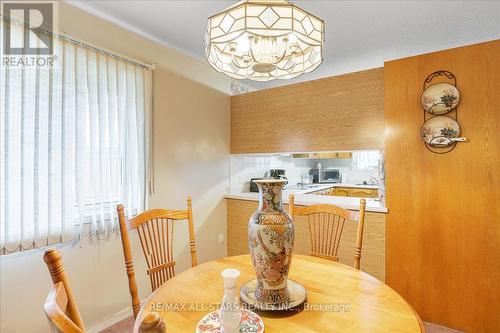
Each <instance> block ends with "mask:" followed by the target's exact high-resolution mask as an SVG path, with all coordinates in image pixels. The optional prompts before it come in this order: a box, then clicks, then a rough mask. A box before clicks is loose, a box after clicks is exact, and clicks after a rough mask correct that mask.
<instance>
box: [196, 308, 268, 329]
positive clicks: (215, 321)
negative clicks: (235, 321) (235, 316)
mask: <svg viewBox="0 0 500 333" xmlns="http://www.w3.org/2000/svg"><path fill="white" fill-rule="evenodd" d="M223 332H224V331H223V330H222V328H221V327H220V322H219V310H215V311H212V312H210V313H209V314H207V315H206V316H205V317H203V318H201V320H200V321H199V322H198V325H196V333H223ZM238 332H239V333H263V332H264V322H263V321H262V318H260V316H259V315H258V314H256V313H255V312H252V311H249V310H241V323H240V327H239V330H238Z"/></svg>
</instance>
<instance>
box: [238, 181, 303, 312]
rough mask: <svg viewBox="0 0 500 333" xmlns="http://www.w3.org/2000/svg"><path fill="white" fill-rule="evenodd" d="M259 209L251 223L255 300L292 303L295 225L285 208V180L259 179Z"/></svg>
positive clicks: (269, 302)
mask: <svg viewBox="0 0 500 333" xmlns="http://www.w3.org/2000/svg"><path fill="white" fill-rule="evenodd" d="M255 183H256V184H257V186H258V187H259V207H258V208H257V211H256V212H255V213H254V214H253V215H252V216H251V217H250V220H249V222H248V244H249V248H250V256H251V258H252V263H253V266H254V268H255V273H256V275H257V287H256V288H255V298H256V300H257V301H259V302H262V303H266V304H279V303H284V302H287V301H288V300H289V292H288V288H287V278H288V271H289V269H290V264H291V262H292V253H293V246H294V237H295V232H294V226H293V222H292V218H291V217H290V216H289V215H288V213H287V212H285V211H284V209H283V201H282V191H283V186H284V185H285V183H286V181H285V180H278V179H263V180H256V181H255Z"/></svg>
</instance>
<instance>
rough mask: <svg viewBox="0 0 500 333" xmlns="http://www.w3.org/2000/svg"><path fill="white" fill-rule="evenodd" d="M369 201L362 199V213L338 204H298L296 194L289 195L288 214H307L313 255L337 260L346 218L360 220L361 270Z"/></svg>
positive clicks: (357, 261) (356, 260)
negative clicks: (367, 203) (296, 203)
mask: <svg viewBox="0 0 500 333" xmlns="http://www.w3.org/2000/svg"><path fill="white" fill-rule="evenodd" d="M365 209H366V200H365V199H361V200H360V207H359V212H353V211H349V210H347V209H343V208H341V207H338V206H335V205H325V204H321V205H310V206H296V205H295V197H294V195H293V194H291V195H290V199H289V213H290V215H291V216H292V218H294V217H295V216H298V215H301V216H307V219H308V224H309V234H310V239H311V251H310V253H309V254H310V255H312V256H316V257H320V258H324V259H330V260H334V261H338V250H339V245H340V240H341V237H342V232H343V230H344V225H345V222H346V221H347V220H350V221H354V222H357V224H358V226H357V234H356V244H355V248H354V267H355V268H357V269H359V267H360V260H361V249H362V245H363V232H364V220H365Z"/></svg>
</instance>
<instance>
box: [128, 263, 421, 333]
mask: <svg viewBox="0 0 500 333" xmlns="http://www.w3.org/2000/svg"><path fill="white" fill-rule="evenodd" d="M245 256H250V255H249V254H239V255H236V256H228V257H223V258H219V259H214V260H210V261H207V262H204V263H201V264H200V265H206V264H209V263H211V262H213V261H220V260H224V259H230V258H236V257H245ZM293 256H294V257H295V258H297V257H298V258H304V259H309V261H310V259H311V258H312V259H313V260H317V261H324V262H327V263H332V261H330V260H327V259H323V258H317V257H312V256H308V255H304V254H294V255H293ZM334 263H335V264H338V265H342V266H344V267H346V268H349V269H352V270H356V271H357V269H355V268H354V267H351V266H349V265H346V264H343V263H340V262H334ZM200 265H198V266H200ZM191 269H192V267H189V268H188V269H186V270H184V271H182V272H181V273H179V274H177V275H175V276H174V277H173V278H172V279H174V278H177V277H179V276H181V275H182V274H184V273H185V272H188V271H189V270H191ZM359 272H360V273H361V274H362V275H366V276H368V277H370V278H372V279H373V280H376V281H378V282H380V283H382V284H384V285H386V286H387V287H388V288H390V289H391V290H392V291H393V292H394V293H395V294H396V295H398V296H399V297H400V298H401V299H402V300H403V301H404V302H405V303H406V305H408V307H409V308H410V309H411V310H412V312H413V314H414V315H415V318H416V319H417V322H418V326H419V328H420V333H426V331H425V327H424V324H423V322H422V319H421V318H420V316H419V314H418V313H417V311H416V310H415V308H414V307H413V306H412V305H411V304H410V303H408V301H407V300H406V299H405V298H404V297H403V296H401V295H400V294H399V293H398V292H397V291H396V290H394V289H393V288H392V287H391V286H389V285H388V284H386V283H385V282H383V281H380V280H379V279H377V278H376V277H374V276H373V275H370V274H368V273H366V272H363V271H359ZM169 281H170V280H169ZM165 283H168V281H167V282H165ZM160 287H161V286H160ZM160 287H158V288H160ZM157 290H158V289H157ZM155 291H156V290H155ZM155 291H153V292H152V293H151V294H150V295H149V296H148V298H146V299H145V300H144V301H142V302H141V309H140V310H139V313H138V314H137V318H135V319H134V327H133V331H132V332H133V333H136V332H139V325H140V321H141V318H142V312H143V310H144V307H145V305H146V304H148V302H149V300H150V299H151V298H152V297H153V296H154V294H155ZM167 325H168V324H167Z"/></svg>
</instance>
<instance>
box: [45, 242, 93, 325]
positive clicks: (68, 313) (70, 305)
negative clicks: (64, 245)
mask: <svg viewBox="0 0 500 333" xmlns="http://www.w3.org/2000/svg"><path fill="white" fill-rule="evenodd" d="M43 260H44V261H45V263H46V264H47V267H48V269H49V273H50V276H51V277H52V282H53V283H54V285H53V286H52V288H51V289H50V291H49V295H48V296H47V299H46V300H45V303H44V305H43V308H44V310H45V313H46V315H47V318H48V319H49V323H50V325H51V328H52V330H53V332H62V333H82V332H84V331H85V327H84V326H83V321H82V318H81V317H80V312H79V311H78V307H77V306H76V302H75V297H74V296H73V292H72V290H71V287H70V286H69V281H68V278H67V276H66V272H65V271H64V265H63V262H62V258H61V255H60V254H59V251H58V250H56V249H48V250H47V251H45V254H44V256H43Z"/></svg>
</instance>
